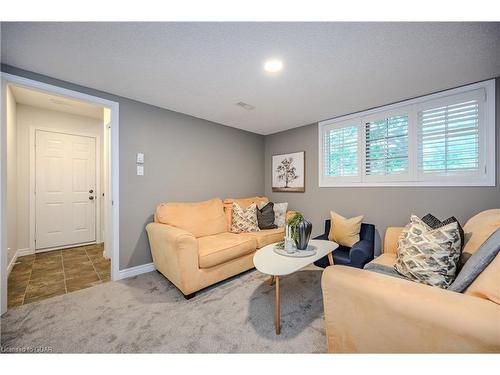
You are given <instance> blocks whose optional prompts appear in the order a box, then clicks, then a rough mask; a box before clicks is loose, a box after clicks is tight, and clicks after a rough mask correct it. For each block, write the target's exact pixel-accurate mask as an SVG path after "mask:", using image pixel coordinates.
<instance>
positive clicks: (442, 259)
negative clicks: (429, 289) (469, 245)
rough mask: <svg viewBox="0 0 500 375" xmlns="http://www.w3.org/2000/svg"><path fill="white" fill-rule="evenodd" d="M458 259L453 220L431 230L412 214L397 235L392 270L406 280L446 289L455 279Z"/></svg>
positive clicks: (458, 240)
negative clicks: (408, 221)
mask: <svg viewBox="0 0 500 375" xmlns="http://www.w3.org/2000/svg"><path fill="white" fill-rule="evenodd" d="M459 258H460V236H459V234H458V227H457V223H456V222H453V223H450V224H448V225H445V226H443V227H440V228H438V229H432V228H430V227H429V226H427V224H425V223H424V222H423V221H422V220H420V219H419V218H418V217H417V216H415V215H412V216H411V219H410V224H408V225H407V226H406V227H405V229H404V230H403V232H402V233H401V236H400V237H399V240H398V250H397V254H396V264H395V265H394V269H395V270H396V271H397V272H399V273H400V274H401V275H403V276H405V277H406V278H407V279H409V280H412V281H416V282H419V283H422V284H427V285H431V286H438V287H440V288H443V289H446V288H448V287H449V286H450V285H451V283H452V282H453V280H454V279H455V276H456V271H457V263H458V260H459Z"/></svg>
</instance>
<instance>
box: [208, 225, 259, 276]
mask: <svg viewBox="0 0 500 375" xmlns="http://www.w3.org/2000/svg"><path fill="white" fill-rule="evenodd" d="M246 234H247V233H245V234H235V233H228V232H226V233H220V234H216V235H214V236H206V237H200V238H198V258H199V264H200V268H210V267H214V266H217V265H219V264H222V263H226V262H228V261H230V260H233V259H237V258H239V257H242V256H243V255H246V254H249V253H251V252H253V251H255V249H256V246H257V243H256V241H255V239H254V238H252V237H249V236H246Z"/></svg>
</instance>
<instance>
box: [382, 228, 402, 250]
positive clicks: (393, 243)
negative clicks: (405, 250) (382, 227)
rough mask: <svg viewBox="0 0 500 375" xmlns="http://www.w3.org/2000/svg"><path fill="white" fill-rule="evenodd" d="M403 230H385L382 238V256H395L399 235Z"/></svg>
mask: <svg viewBox="0 0 500 375" xmlns="http://www.w3.org/2000/svg"><path fill="white" fill-rule="evenodd" d="M403 229H404V228H403V227H389V228H387V229H386V231H385V237H384V254H396V251H397V250H398V239H399V235H400V234H401V232H402V231H403Z"/></svg>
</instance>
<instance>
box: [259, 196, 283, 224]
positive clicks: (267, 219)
mask: <svg viewBox="0 0 500 375" xmlns="http://www.w3.org/2000/svg"><path fill="white" fill-rule="evenodd" d="M273 207H274V203H273V202H267V203H265V204H264V206H263V207H260V205H259V207H257V223H258V224H259V228H260V229H274V228H277V227H278V226H277V225H276V224H274V208H273Z"/></svg>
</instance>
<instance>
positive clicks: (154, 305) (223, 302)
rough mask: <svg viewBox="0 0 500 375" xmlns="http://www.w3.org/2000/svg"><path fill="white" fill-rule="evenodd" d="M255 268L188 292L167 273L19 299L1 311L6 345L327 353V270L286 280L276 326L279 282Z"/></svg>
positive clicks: (94, 350)
mask: <svg viewBox="0 0 500 375" xmlns="http://www.w3.org/2000/svg"><path fill="white" fill-rule="evenodd" d="M268 279H269V277H268V276H265V275H263V274H261V273H259V272H258V271H255V270H253V271H249V272H247V273H244V274H242V275H240V276H236V277H234V278H232V279H230V280H227V281H225V282H222V283H219V284H217V285H216V286H214V287H211V288H208V289H206V290H204V291H202V292H199V293H198V294H197V295H196V296H195V297H194V298H193V299H191V300H185V299H184V297H183V296H182V295H181V293H180V292H179V291H178V290H177V289H176V288H175V287H174V286H173V285H172V284H171V283H170V282H169V281H168V280H166V279H165V278H164V277H163V276H162V275H161V274H159V273H158V272H156V271H155V272H150V273H147V274H143V275H140V276H136V277H133V278H130V279H126V280H121V281H117V282H108V283H105V284H101V285H97V286H95V287H92V288H89V289H84V290H81V291H77V292H74V293H70V294H67V295H62V296H58V297H54V298H51V299H49V300H45V301H41V302H37V303H33V304H28V305H24V306H20V307H18V308H14V309H12V310H9V311H8V312H7V313H5V314H4V315H3V316H2V319H1V324H2V325H1V343H2V350H3V351H10V350H11V349H9V348H20V347H28V346H29V347H32V348H36V347H50V348H51V349H52V351H53V352H63V353H67V352H77V353H79V352H90V353H99V352H103V353H113V352H145V353H259V352H260V353H273V352H277V353H317V352H319V353H324V352H326V337H325V330H324V321H323V302H322V295H321V284H320V280H321V272H318V271H302V272H297V273H295V274H293V275H289V276H287V277H283V278H282V281H281V294H282V296H281V311H282V329H281V335H279V336H277V335H276V334H275V331H274V286H270V285H269V284H268Z"/></svg>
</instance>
